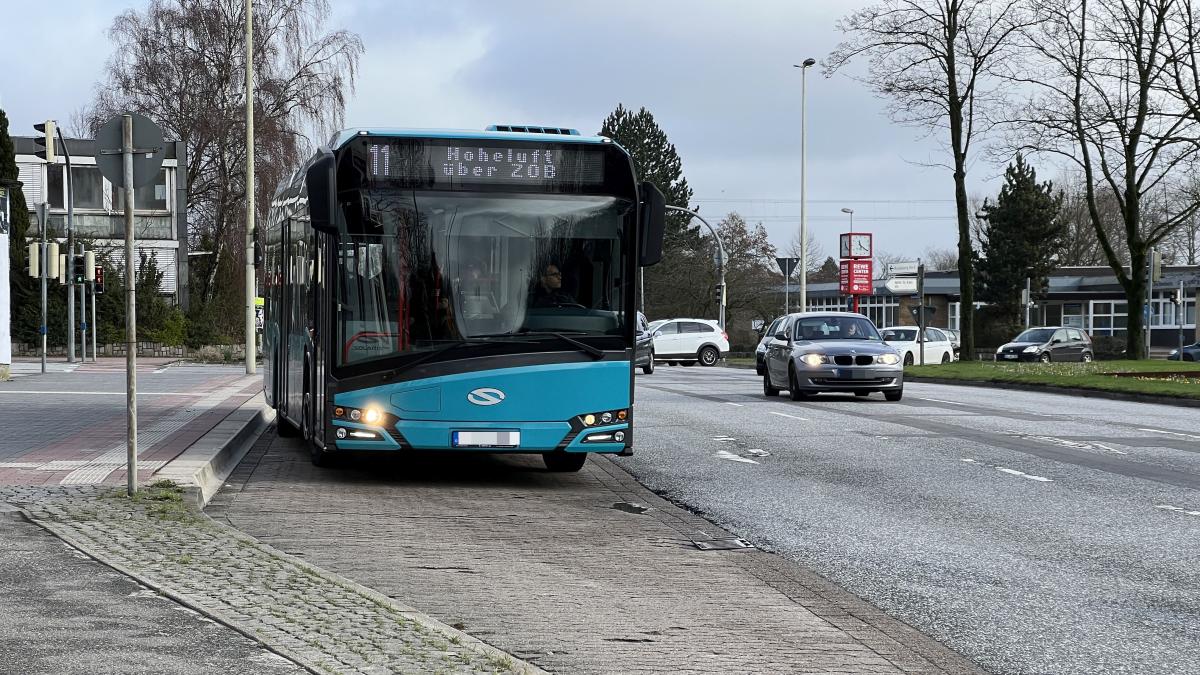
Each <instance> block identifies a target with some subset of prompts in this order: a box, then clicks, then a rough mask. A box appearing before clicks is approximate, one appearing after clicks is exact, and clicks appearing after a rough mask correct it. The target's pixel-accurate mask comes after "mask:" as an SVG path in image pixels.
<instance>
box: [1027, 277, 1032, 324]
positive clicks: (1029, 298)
mask: <svg viewBox="0 0 1200 675" xmlns="http://www.w3.org/2000/svg"><path fill="white" fill-rule="evenodd" d="M1032 305H1033V293H1032V280H1031V279H1030V278H1029V277H1025V328H1029V308H1030V306H1032Z"/></svg>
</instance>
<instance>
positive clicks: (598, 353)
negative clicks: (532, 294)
mask: <svg viewBox="0 0 1200 675" xmlns="http://www.w3.org/2000/svg"><path fill="white" fill-rule="evenodd" d="M579 334H580V335H584V334H585V333H579ZM542 335H546V336H549V337H555V338H558V339H559V340H562V341H563V342H566V343H568V344H570V345H571V346H572V347H575V348H576V349H578V350H579V351H581V352H583V353H585V354H587V355H588V356H591V357H592V358H593V359H596V360H599V359H602V358H604V350H602V349H598V348H596V347H593V346H591V345H589V344H587V343H586V342H580V341H579V340H576V339H575V338H572V337H567V336H566V335H564V334H563V333H556V332H554V331H549V330H527V329H521V330H519V331H517V332H516V333H495V334H493V335H477V336H476V337H481V338H501V337H539V336H542Z"/></svg>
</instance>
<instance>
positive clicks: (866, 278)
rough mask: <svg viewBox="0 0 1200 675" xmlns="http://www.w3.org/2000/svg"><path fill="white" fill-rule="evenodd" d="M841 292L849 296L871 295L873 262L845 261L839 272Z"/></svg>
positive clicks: (868, 260) (867, 260)
mask: <svg viewBox="0 0 1200 675" xmlns="http://www.w3.org/2000/svg"><path fill="white" fill-rule="evenodd" d="M839 272H840V274H839V282H840V283H839V284H838V287H839V290H840V291H841V292H842V293H845V294H847V295H870V294H871V292H872V290H873V289H872V284H871V276H872V275H871V260H870V259H869V258H868V259H866V260H843V261H842V263H841V268H840V270H839Z"/></svg>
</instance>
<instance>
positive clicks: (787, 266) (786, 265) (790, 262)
mask: <svg viewBox="0 0 1200 675" xmlns="http://www.w3.org/2000/svg"><path fill="white" fill-rule="evenodd" d="M775 263H776V264H778V265H779V271H780V272H783V276H785V277H787V278H789V279H790V278H791V277H792V272H795V271H796V268H797V267H799V266H800V259H799V258H776V259H775Z"/></svg>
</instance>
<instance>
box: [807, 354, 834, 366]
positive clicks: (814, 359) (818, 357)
mask: <svg viewBox="0 0 1200 675" xmlns="http://www.w3.org/2000/svg"><path fill="white" fill-rule="evenodd" d="M800 360H801V361H803V362H804V363H805V364H807V365H810V366H819V365H821V364H822V363H829V357H828V356H825V355H824V354H805V355H804V356H801V357H800Z"/></svg>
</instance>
